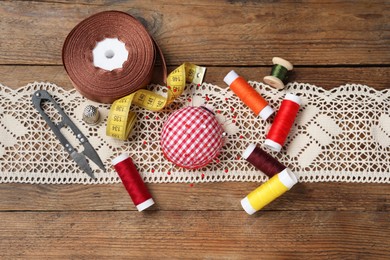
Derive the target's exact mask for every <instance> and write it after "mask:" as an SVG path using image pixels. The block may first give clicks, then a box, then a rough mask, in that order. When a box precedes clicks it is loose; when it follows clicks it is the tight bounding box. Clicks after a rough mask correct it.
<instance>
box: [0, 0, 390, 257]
mask: <svg viewBox="0 0 390 260" xmlns="http://www.w3.org/2000/svg"><path fill="white" fill-rule="evenodd" d="M104 10H120V11H124V12H127V13H129V14H132V15H134V16H135V17H137V18H138V19H139V20H140V21H141V22H142V23H143V24H144V25H145V26H146V27H147V29H148V30H149V31H150V33H151V34H152V35H153V36H154V37H155V38H156V40H157V42H158V43H159V44H160V46H161V48H162V49H163V52H164V54H165V57H166V59H167V62H168V65H170V66H169V71H171V70H173V69H174V68H175V66H177V65H179V64H181V63H183V62H188V61H189V62H194V63H197V64H199V65H204V66H206V67H208V70H207V73H206V78H205V81H206V82H208V83H211V84H215V85H218V86H221V87H223V86H225V84H224V82H223V77H224V76H225V75H226V73H227V72H229V71H230V70H231V69H234V70H236V71H237V72H238V73H239V74H240V75H242V76H243V77H245V78H246V79H247V80H253V81H262V78H263V76H265V75H268V74H269V73H270V69H271V58H272V57H273V56H281V57H284V58H286V59H288V60H290V61H291V62H292V63H293V64H294V65H295V67H294V71H293V74H292V75H290V81H297V82H304V83H309V84H314V85H317V86H319V87H323V88H325V89H331V88H335V87H338V86H340V85H343V84H347V83H360V84H364V85H368V86H371V87H373V88H375V89H378V90H383V89H388V88H389V87H390V85H389V82H390V48H389V46H390V26H389V25H390V22H389V21H390V20H389V17H390V3H389V1H338V0H337V1H283V0H282V1H246V0H243V1H240V0H229V1H223V0H215V1H208V0H198V1H186V2H183V1H180V0H167V1H151V0H146V1H142V0H134V1H123V0H97V1H90V0H72V1H65V0H37V1H2V0H0V17H1V19H0V32H1V33H0V83H1V84H4V85H6V86H9V87H11V88H13V89H17V88H18V87H21V86H24V85H26V84H27V83H30V82H33V81H49V82H52V83H55V84H57V85H59V86H62V87H64V88H65V89H71V88H72V85H71V83H70V81H69V79H68V78H67V75H66V73H65V70H64V69H63V67H62V61H61V49H62V44H63V41H64V40H65V37H66V35H67V34H68V33H69V32H70V30H71V29H72V28H73V27H74V26H75V25H76V24H77V23H79V22H80V21H81V20H82V19H84V18H86V17H88V16H90V15H92V14H94V13H97V12H100V11H104ZM159 79H160V77H159V70H158V69H157V70H156V71H155V76H154V81H155V82H156V83H158V82H160V83H161V81H159ZM0 138H1V137H0ZM258 185H259V184H258V183H250V182H248V183H243V182H225V183H204V184H195V185H193V186H190V185H189V184H186V183H181V184H148V187H149V188H150V190H151V193H152V194H153V196H154V198H155V200H156V205H155V206H153V207H152V208H150V209H149V210H147V211H146V212H143V213H139V212H137V211H136V210H135V208H134V205H133V204H132V202H131V200H130V198H129V196H128V195H127V193H126V191H125V189H124V188H123V187H122V184H114V185H29V184H15V183H12V184H11V183H3V184H0V198H1V199H0V220H1V221H0V257H1V258H2V259H19V258H27V259H46V258H54V259H63V258H67V259H106V258H107V259H113V258H114V259H117V258H120V259H134V258H136V259H375V260H377V259H389V258H390V232H389V229H390V217H389V216H390V212H389V211H390V185H388V184H378V183H377V184H375V183H371V184H363V183H336V182H333V183H300V184H298V185H296V186H295V187H294V188H293V189H292V190H291V191H289V192H288V193H286V194H285V195H284V196H282V197H280V198H279V199H277V200H276V201H274V202H273V203H271V204H270V205H268V206H267V207H266V208H264V209H263V210H262V211H261V212H258V213H257V214H255V215H253V216H248V215H247V214H246V213H245V212H244V211H243V210H242V208H241V206H240V203H239V201H240V200H241V199H242V198H243V197H244V196H245V195H246V194H247V193H248V192H250V191H251V190H253V189H254V188H256V187H257V186H258Z"/></svg>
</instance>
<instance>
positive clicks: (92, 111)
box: [83, 105, 100, 125]
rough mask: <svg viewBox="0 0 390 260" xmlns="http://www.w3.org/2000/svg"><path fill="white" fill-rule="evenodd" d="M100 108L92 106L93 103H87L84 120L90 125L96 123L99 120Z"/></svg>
mask: <svg viewBox="0 0 390 260" xmlns="http://www.w3.org/2000/svg"><path fill="white" fill-rule="evenodd" d="M99 117H100V114H99V110H98V109H97V108H96V107H94V106H92V105H87V106H86V107H85V108H84V113H83V121H84V122H85V123H87V124H89V125H96V124H97V123H98V122H99Z"/></svg>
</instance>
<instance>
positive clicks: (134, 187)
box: [112, 154, 154, 211]
mask: <svg viewBox="0 0 390 260" xmlns="http://www.w3.org/2000/svg"><path fill="white" fill-rule="evenodd" d="M112 164H113V165H114V168H115V170H116V172H117V173H118V175H119V177H120V178H121V180H122V183H123V185H124V186H125V188H126V190H127V192H128V193H129V195H130V197H131V199H132V201H133V203H134V205H135V206H136V207H137V209H138V211H143V210H144V209H147V208H149V207H150V206H152V205H153V204H154V201H153V199H152V196H151V195H150V193H149V191H148V189H147V187H146V185H145V183H144V182H143V180H142V178H141V175H140V174H139V172H138V170H137V168H136V167H135V165H134V163H133V161H132V160H131V158H130V157H129V156H128V155H127V154H122V155H120V156H118V157H116V158H114V159H113V160H112Z"/></svg>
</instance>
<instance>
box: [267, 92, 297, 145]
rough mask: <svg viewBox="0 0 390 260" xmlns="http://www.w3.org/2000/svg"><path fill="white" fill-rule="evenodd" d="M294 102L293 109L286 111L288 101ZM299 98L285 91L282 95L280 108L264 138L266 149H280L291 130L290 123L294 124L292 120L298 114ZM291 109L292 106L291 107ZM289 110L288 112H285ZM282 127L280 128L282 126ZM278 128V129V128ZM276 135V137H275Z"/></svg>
mask: <svg viewBox="0 0 390 260" xmlns="http://www.w3.org/2000/svg"><path fill="white" fill-rule="evenodd" d="M290 102H292V103H295V104H296V105H294V111H286V110H285V109H286V107H287V108H288V107H289V106H290V104H288V103H290ZM301 103H302V101H301V99H300V97H298V96H296V95H294V94H291V93H287V94H286V96H285V97H284V99H283V101H282V104H281V105H280V109H279V111H278V113H277V114H276V116H275V119H274V122H273V124H272V125H271V128H270V130H269V132H268V134H267V138H266V139H265V142H264V146H265V147H267V148H268V149H271V150H273V151H275V152H280V150H281V149H282V146H283V145H284V142H285V141H286V139H287V136H288V133H289V132H290V130H291V127H292V125H293V124H294V120H295V118H296V116H297V114H298V111H299V107H300V106H301ZM291 109H292V108H291ZM288 112H290V114H285V113H288ZM285 119H287V120H289V122H288V123H285V124H284V125H281V124H283V122H280V121H281V120H282V121H283V120H285ZM281 126H282V127H283V129H281V128H282V127H281ZM278 128H280V129H278ZM278 132H279V133H278ZM276 137H277V138H276Z"/></svg>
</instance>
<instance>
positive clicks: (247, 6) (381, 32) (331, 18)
mask: <svg viewBox="0 0 390 260" xmlns="http://www.w3.org/2000/svg"><path fill="white" fill-rule="evenodd" d="M113 9H114V10H120V11H124V12H128V13H129V14H132V15H134V16H136V17H137V18H139V20H140V21H141V22H142V23H143V24H144V25H145V26H146V27H147V29H148V30H149V31H150V32H151V34H152V35H153V36H154V37H155V38H156V40H157V42H158V43H159V44H160V45H161V48H162V49H163V52H164V53H165V56H166V59H167V62H168V64H169V65H179V64H181V63H183V62H186V61H191V62H194V63H197V64H202V65H222V66H226V65H231V66H237V65H246V66H248V65H249V66H254V65H270V64H271V59H272V57H273V56H281V57H284V58H286V59H289V60H292V61H294V64H295V65H334V64H357V65H367V64H387V65H388V64H390V48H388V46H389V45H390V27H389V19H388V17H389V15H390V4H389V2H388V1H359V3H358V4H357V3H356V2H355V1H348V2H344V1H329V2H316V1H297V2H289V1H277V2H273V1H265V2H257V1H222V0H216V1H208V0H199V1H196V2H191V3H182V1H179V0H171V1H164V2H163V3H159V2H156V1H142V0H138V1H130V2H127V1H99V2H97V3H95V2H90V1H87V0H86V1H74V2H73V1H69V2H68V1H66V2H65V1H62V2H55V1H47V2H45V1H44V2H37V1H11V2H8V1H1V5H0V16H1V23H0V31H1V36H0V37H1V39H0V42H1V48H0V51H1V53H0V64H39V65H49V64H51V65H53V64H55V65H60V64H61V49H62V44H63V42H64V40H65V38H66V35H67V34H68V33H69V32H70V31H71V29H72V28H73V27H74V26H75V25H76V24H77V23H79V22H80V21H81V20H83V19H84V18H86V17H88V16H90V15H91V14H94V13H97V12H100V11H104V10H113Z"/></svg>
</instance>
